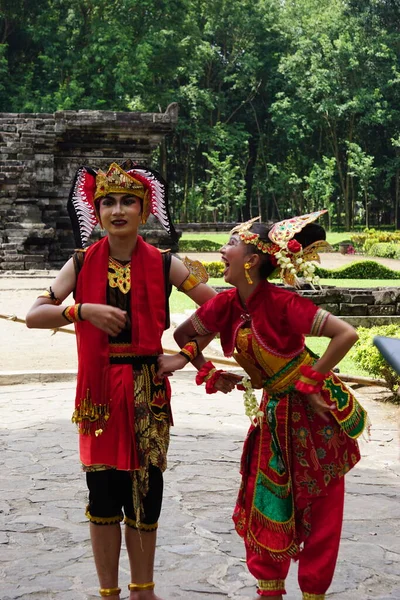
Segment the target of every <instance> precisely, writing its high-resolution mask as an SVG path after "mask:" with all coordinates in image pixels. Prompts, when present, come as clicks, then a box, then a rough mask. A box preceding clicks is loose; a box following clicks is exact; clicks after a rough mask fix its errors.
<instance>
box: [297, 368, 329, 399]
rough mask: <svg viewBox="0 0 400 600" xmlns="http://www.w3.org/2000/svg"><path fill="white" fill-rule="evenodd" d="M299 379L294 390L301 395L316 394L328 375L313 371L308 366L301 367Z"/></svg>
mask: <svg viewBox="0 0 400 600" xmlns="http://www.w3.org/2000/svg"><path fill="white" fill-rule="evenodd" d="M300 373H301V375H300V377H299V378H298V380H297V381H296V383H295V388H296V390H297V391H298V392H302V393H303V394H318V392H320V391H321V389H322V386H323V383H324V381H325V379H326V378H327V377H328V375H329V373H320V372H319V371H315V370H314V369H313V368H312V367H310V365H301V367H300Z"/></svg>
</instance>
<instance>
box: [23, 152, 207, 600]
mask: <svg viewBox="0 0 400 600" xmlns="http://www.w3.org/2000/svg"><path fill="white" fill-rule="evenodd" d="M68 208H69V211H70V216H71V219H72V224H73V227H74V232H75V236H76V244H77V246H78V247H79V248H84V247H85V246H86V244H87V241H88V238H89V236H90V234H91V231H92V230H93V228H94V226H95V225H96V223H97V222H100V223H101V225H102V227H103V228H104V229H105V230H106V232H107V236H106V237H104V238H103V239H101V240H100V241H99V242H96V243H95V244H93V245H91V246H90V247H89V248H87V249H86V250H80V251H77V252H75V254H74V255H73V257H72V258H71V259H70V260H69V261H68V262H67V263H66V264H65V265H64V267H63V268H62V269H61V271H60V273H59V275H58V276H57V278H56V279H55V281H54V282H53V283H52V285H51V287H50V288H49V289H48V290H46V291H45V292H44V293H43V294H41V295H40V296H39V298H38V299H37V300H36V302H35V303H34V305H33V306H32V308H31V310H30V311H29V313H28V315H27V318H26V320H27V325H28V327H38V328H47V327H48V328H55V327H61V326H63V325H66V324H68V323H75V328H76V334H77V348H78V380H77V391H76V400H75V411H74V413H73V416H72V421H73V422H75V423H76V424H77V426H78V431H79V434H80V435H79V445H80V458H81V463H82V466H83V470H84V471H86V480H87V485H88V488H89V504H88V507H87V510H86V516H87V517H88V519H89V521H90V534H91V540H92V547H93V554H94V559H95V563H96V568H97V573H98V577H99V582H100V590H99V592H100V595H101V596H104V597H109V598H112V599H113V600H118V599H119V597H120V591H121V589H120V588H119V587H118V564H119V554H120V549H121V528H120V522H121V521H122V520H123V519H124V516H125V519H124V521H125V524H126V527H125V540H126V547H127V551H128V555H129V562H130V568H131V577H132V579H131V583H130V584H129V586H128V587H129V590H130V600H157V598H158V596H156V595H155V593H154V583H153V566H154V553H155V544H156V535H157V522H158V517H159V515H160V511H161V502H162V492H163V476H162V472H163V471H164V470H165V468H166V455H167V449H168V443H169V427H170V423H171V421H172V416H171V410H170V388H169V383H168V379H167V378H163V379H159V378H158V377H157V376H156V370H157V356H158V355H159V354H160V352H162V346H161V336H162V333H163V331H164V329H166V328H167V327H169V311H168V296H169V293H170V290H171V287H170V284H173V285H175V286H176V287H177V288H178V289H179V290H181V291H183V292H185V293H187V294H188V296H190V297H191V298H193V300H195V301H196V302H197V303H198V304H203V303H204V302H205V301H206V300H208V299H210V298H211V297H213V296H214V295H215V292H214V291H213V290H212V289H211V288H209V287H208V286H207V285H205V284H204V282H205V281H206V280H207V276H206V275H205V276H204V274H202V273H201V269H200V268H199V265H198V264H191V263H190V261H188V260H187V259H186V262H185V263H183V262H181V261H180V260H178V259H177V258H175V257H172V258H171V255H170V254H169V253H161V252H160V251H159V250H157V249H156V248H154V247H153V246H150V245H149V244H146V243H145V242H144V241H143V239H142V238H141V237H140V236H139V235H138V227H139V223H140V222H142V223H145V222H146V220H147V218H148V216H149V213H150V212H152V213H153V214H155V215H156V216H157V217H158V219H159V220H160V221H161V222H162V224H163V225H164V227H165V228H166V229H167V231H168V232H169V233H170V234H172V235H173V234H175V231H174V229H173V226H172V224H171V222H170V219H169V214H168V208H167V204H166V184H165V182H164V180H163V179H162V178H161V177H160V176H159V175H158V174H157V173H156V172H155V171H152V170H151V169H148V168H144V167H139V166H134V165H133V164H132V163H131V162H130V161H128V162H127V163H125V164H124V165H122V166H121V167H120V166H119V165H117V164H115V163H113V164H112V165H111V166H110V167H109V169H108V171H107V172H106V173H104V172H102V171H101V170H93V169H90V168H86V167H82V168H80V169H79V170H78V172H77V175H76V177H75V181H74V184H73V186H72V190H71V195H70V199H69V207H68ZM200 267H201V265H200ZM71 292H74V296H75V304H72V305H70V306H63V305H61V303H62V302H63V301H64V300H65V299H66V298H67V296H68V295H69V294H70V293H71ZM191 348H192V346H191V345H189V347H188V350H187V354H188V355H189V356H191V354H190V352H191ZM199 359H200V357H199Z"/></svg>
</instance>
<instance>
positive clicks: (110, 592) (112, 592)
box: [99, 587, 121, 598]
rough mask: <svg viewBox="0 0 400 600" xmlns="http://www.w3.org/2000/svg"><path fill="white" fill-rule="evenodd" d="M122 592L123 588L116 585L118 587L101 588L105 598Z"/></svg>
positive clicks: (101, 593) (100, 591) (100, 592)
mask: <svg viewBox="0 0 400 600" xmlns="http://www.w3.org/2000/svg"><path fill="white" fill-rule="evenodd" d="M120 593H121V588H119V587H116V588H100V589H99V594H100V596H102V597H103V598H105V597H106V596H116V595H117V594H120Z"/></svg>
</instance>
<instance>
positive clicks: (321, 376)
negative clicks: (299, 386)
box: [300, 365, 329, 382]
mask: <svg viewBox="0 0 400 600" xmlns="http://www.w3.org/2000/svg"><path fill="white" fill-rule="evenodd" d="M300 373H301V374H302V375H304V377H308V378H309V379H313V380H314V381H319V382H322V381H324V380H325V379H326V378H327V377H328V375H329V373H320V372H319V371H315V370H314V369H313V368H312V367H310V365H301V367H300Z"/></svg>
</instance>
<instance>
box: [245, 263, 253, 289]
mask: <svg viewBox="0 0 400 600" xmlns="http://www.w3.org/2000/svg"><path fill="white" fill-rule="evenodd" d="M243 266H244V274H245V275H246V279H247V283H248V284H249V285H253V280H252V278H251V277H250V273H249V269H251V264H250V263H248V262H245V263H244V265H243Z"/></svg>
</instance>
